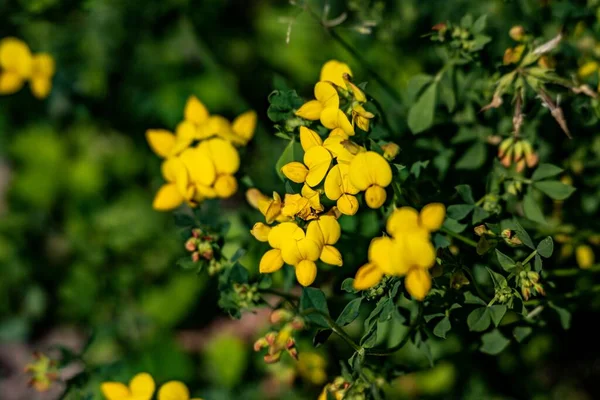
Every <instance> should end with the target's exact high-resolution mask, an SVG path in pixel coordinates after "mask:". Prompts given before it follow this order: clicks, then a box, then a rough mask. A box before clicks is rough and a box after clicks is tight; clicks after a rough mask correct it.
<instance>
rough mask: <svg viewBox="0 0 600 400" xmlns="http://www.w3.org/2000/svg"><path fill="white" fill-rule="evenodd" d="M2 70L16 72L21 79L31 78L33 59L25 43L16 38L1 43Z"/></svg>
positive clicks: (5, 39) (0, 63) (0, 58)
mask: <svg viewBox="0 0 600 400" xmlns="http://www.w3.org/2000/svg"><path fill="white" fill-rule="evenodd" d="M0 69H3V70H5V71H10V72H14V73H16V74H18V75H20V76H21V78H29V77H30V76H31V71H32V69H33V58H32V56H31V51H30V50H29V47H28V46H27V45H26V44H25V42H23V41H22V40H19V39H17V38H14V37H7V38H4V39H2V41H0Z"/></svg>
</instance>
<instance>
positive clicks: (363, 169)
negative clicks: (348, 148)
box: [349, 151, 392, 208]
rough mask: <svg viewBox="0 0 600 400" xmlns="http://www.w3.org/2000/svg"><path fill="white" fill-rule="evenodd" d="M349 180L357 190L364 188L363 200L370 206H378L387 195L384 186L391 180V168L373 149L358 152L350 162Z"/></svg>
mask: <svg viewBox="0 0 600 400" xmlns="http://www.w3.org/2000/svg"><path fill="white" fill-rule="evenodd" d="M349 175H350V181H351V182H352V184H353V185H354V186H355V187H356V188H357V189H358V190H364V191H366V193H365V201H366V203H367V205H368V206H369V207H371V208H379V207H381V206H382V205H383V203H384V202H385V200H386V198H387V195H386V192H385V189H384V188H385V187H387V186H388V185H389V184H390V183H391V182H392V168H391V167H390V164H389V163H388V162H387V161H386V160H385V158H383V157H382V156H381V155H379V154H377V153H375V152H374V151H367V152H363V153H359V154H357V155H356V157H354V158H353V159H352V162H351V163H350V172H349Z"/></svg>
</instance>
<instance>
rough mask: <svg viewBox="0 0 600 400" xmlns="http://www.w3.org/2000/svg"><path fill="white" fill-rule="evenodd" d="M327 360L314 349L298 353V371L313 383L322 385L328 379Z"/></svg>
mask: <svg viewBox="0 0 600 400" xmlns="http://www.w3.org/2000/svg"><path fill="white" fill-rule="evenodd" d="M326 368H327V360H326V359H325V357H323V356H322V355H321V354H319V353H317V352H314V351H302V352H300V354H298V373H299V374H300V376H302V377H303V378H304V379H306V380H307V381H309V382H310V383H312V384H313V385H322V384H324V383H325V381H326V380H327V372H326Z"/></svg>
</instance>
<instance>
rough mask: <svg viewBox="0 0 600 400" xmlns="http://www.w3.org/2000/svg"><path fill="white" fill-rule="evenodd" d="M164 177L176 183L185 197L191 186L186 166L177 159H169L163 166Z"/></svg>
mask: <svg viewBox="0 0 600 400" xmlns="http://www.w3.org/2000/svg"><path fill="white" fill-rule="evenodd" d="M161 169H162V174H163V177H164V178H165V179H166V180H167V182H170V183H174V184H175V185H176V186H177V190H179V193H180V194H181V195H182V196H184V197H185V195H186V193H187V190H188V189H187V188H188V185H189V175H188V171H187V169H186V167H185V164H184V163H183V161H181V159H179V158H177V157H171V158H167V159H166V160H165V161H164V162H163V163H162V165H161Z"/></svg>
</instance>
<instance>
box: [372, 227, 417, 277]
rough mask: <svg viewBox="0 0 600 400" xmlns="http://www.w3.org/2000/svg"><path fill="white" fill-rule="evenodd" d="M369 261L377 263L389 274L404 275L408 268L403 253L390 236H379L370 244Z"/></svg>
mask: <svg viewBox="0 0 600 400" xmlns="http://www.w3.org/2000/svg"><path fill="white" fill-rule="evenodd" d="M369 262H370V263H372V264H375V265H377V267H379V269H380V270H381V271H383V273H385V274H388V275H398V276H399V275H402V274H404V273H405V272H406V270H408V268H407V267H405V263H404V260H403V254H402V253H401V249H400V247H399V246H398V244H397V243H396V242H394V241H393V240H392V239H391V238H390V237H388V236H382V237H377V238H374V239H373V240H371V243H370V245H369Z"/></svg>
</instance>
